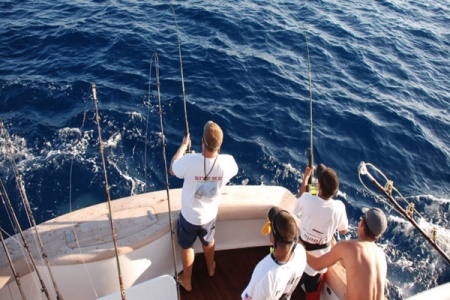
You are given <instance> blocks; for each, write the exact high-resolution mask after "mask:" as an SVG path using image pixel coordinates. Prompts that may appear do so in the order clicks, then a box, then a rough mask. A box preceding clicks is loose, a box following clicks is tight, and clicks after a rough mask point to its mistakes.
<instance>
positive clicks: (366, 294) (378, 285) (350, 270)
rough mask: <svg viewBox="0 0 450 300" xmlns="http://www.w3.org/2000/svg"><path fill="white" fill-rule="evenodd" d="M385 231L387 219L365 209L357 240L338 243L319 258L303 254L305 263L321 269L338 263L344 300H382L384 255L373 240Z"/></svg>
mask: <svg viewBox="0 0 450 300" xmlns="http://www.w3.org/2000/svg"><path fill="white" fill-rule="evenodd" d="M386 228H387V220H386V216H385V215H384V213H383V211H381V209H379V208H370V209H367V208H365V209H363V215H362V217H361V221H360V222H359V225H358V229H357V234H358V238H357V239H356V240H348V241H341V242H339V243H337V244H336V245H335V246H333V247H332V248H331V251H330V252H328V253H326V254H324V255H322V256H320V257H314V256H313V255H312V254H310V253H308V252H306V256H307V261H308V264H309V265H310V266H311V267H313V268H314V269H316V270H320V269H323V268H327V267H330V266H332V265H334V264H335V263H336V262H338V261H339V260H340V261H341V263H342V265H343V266H344V268H345V270H346V273H347V299H349V300H352V299H358V300H360V299H370V300H375V299H377V300H378V299H385V298H384V288H385V284H386V274H387V263H386V256H385V254H384V252H383V250H382V249H381V248H379V247H378V246H377V245H376V244H375V241H376V240H378V239H379V238H380V236H381V235H382V234H383V232H384V231H385V230H386Z"/></svg>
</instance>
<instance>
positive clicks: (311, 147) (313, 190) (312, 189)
mask: <svg viewBox="0 0 450 300" xmlns="http://www.w3.org/2000/svg"><path fill="white" fill-rule="evenodd" d="M303 32H304V35H305V43H306V54H307V57H308V78H309V83H308V88H309V158H308V166H309V167H310V168H312V167H313V166H314V140H313V99H312V95H313V92H312V75H311V74H312V72H311V58H310V55H309V44H308V37H307V36H306V29H304V31H303ZM308 192H310V193H311V194H313V195H317V186H316V185H314V172H312V173H311V176H310V177H309V180H308Z"/></svg>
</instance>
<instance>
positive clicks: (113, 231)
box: [92, 84, 126, 300]
mask: <svg viewBox="0 0 450 300" xmlns="http://www.w3.org/2000/svg"><path fill="white" fill-rule="evenodd" d="M92 98H93V100H94V107H95V119H96V122H97V130H98V143H99V147H100V154H101V157H102V164H103V175H104V178H105V189H106V196H107V201H108V211H109V221H110V225H111V233H112V238H113V243H114V251H115V256H116V263H117V271H118V273H119V285H120V293H121V296H122V300H125V299H126V293H125V288H124V286H123V280H122V272H121V270H120V262H119V251H118V246H117V239H116V236H117V235H116V230H115V228H114V220H113V215H112V209H111V196H110V194H109V189H110V186H109V184H108V175H107V173H106V160H105V153H104V146H103V142H102V132H101V129H100V116H99V114H98V107H97V91H96V87H95V84H92Z"/></svg>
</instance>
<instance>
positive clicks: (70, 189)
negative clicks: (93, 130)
mask: <svg viewBox="0 0 450 300" xmlns="http://www.w3.org/2000/svg"><path fill="white" fill-rule="evenodd" d="M87 103H88V102H87V101H86V104H85V108H84V112H83V120H82V121H81V126H80V139H81V138H82V136H83V135H82V132H83V127H84V123H85V122H86V111H87ZM74 160H75V155H74V156H73V157H72V158H71V160H70V173H69V212H72V175H73V162H74ZM76 229H77V226H76V224H75V222H72V231H73V235H74V241H75V243H76V244H77V249H78V253H79V254H80V256H79V257H80V259H81V262H82V263H83V268H84V272H85V273H86V275H87V277H88V280H89V284H90V285H91V288H92V291H93V292H94V294H95V298H98V295H97V291H96V290H95V287H94V283H93V281H92V277H91V274H90V273H89V270H88V269H87V266H86V262H85V260H84V257H83V253H82V251H81V247H80V243H79V239H78V235H77V230H76Z"/></svg>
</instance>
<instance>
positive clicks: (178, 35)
mask: <svg viewBox="0 0 450 300" xmlns="http://www.w3.org/2000/svg"><path fill="white" fill-rule="evenodd" d="M172 11H173V18H174V20H175V28H176V30H177V41H178V56H179V58H180V73H181V89H182V93H183V107H184V123H185V128H186V136H187V135H188V134H189V123H188V118H187V108H186V90H185V88H184V75H183V60H182V58H181V43H180V33H179V30H178V23H177V16H176V15H175V10H174V9H173V7H172ZM189 152H191V145H190V144H189V145H188V146H187V149H186V153H189Z"/></svg>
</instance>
